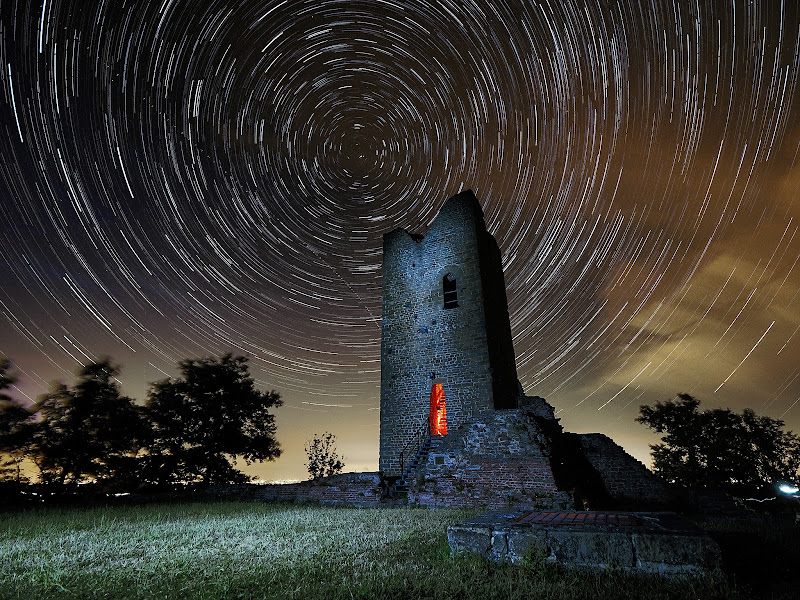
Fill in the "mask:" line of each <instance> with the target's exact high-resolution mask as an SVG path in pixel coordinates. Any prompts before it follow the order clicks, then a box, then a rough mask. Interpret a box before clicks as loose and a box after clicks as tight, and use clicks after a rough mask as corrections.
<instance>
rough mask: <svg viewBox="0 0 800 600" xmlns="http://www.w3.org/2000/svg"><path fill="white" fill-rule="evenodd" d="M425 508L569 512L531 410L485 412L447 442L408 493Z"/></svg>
mask: <svg viewBox="0 0 800 600" xmlns="http://www.w3.org/2000/svg"><path fill="white" fill-rule="evenodd" d="M408 500H409V503H410V504H418V505H421V506H476V507H488V508H493V509H496V508H506V507H512V506H513V507H516V508H525V509H530V510H535V509H543V508H553V509H555V508H563V509H566V508H570V507H571V505H572V502H573V501H572V499H571V497H570V496H569V494H567V493H565V492H563V491H560V490H559V489H558V486H557V485H556V482H555V479H554V477H553V472H552V469H551V466H550V457H549V444H548V440H547V438H546V436H545V435H544V434H543V433H542V431H541V430H540V428H539V427H538V425H537V423H536V418H535V414H533V413H532V412H531V411H529V410H526V409H516V410H500V411H494V410H489V411H484V412H481V413H478V414H477V415H476V416H475V417H474V418H473V419H471V420H470V421H469V422H467V423H465V424H464V425H463V426H462V427H460V428H458V429H457V430H455V431H451V432H450V434H449V435H448V436H447V437H446V438H445V439H444V441H443V443H442V445H441V446H440V447H438V448H437V449H435V450H434V451H432V452H431V453H430V455H429V456H428V462H427V464H426V465H425V467H424V468H422V469H420V471H419V472H418V473H417V480H416V481H414V482H412V485H411V489H410V491H409V494H408Z"/></svg>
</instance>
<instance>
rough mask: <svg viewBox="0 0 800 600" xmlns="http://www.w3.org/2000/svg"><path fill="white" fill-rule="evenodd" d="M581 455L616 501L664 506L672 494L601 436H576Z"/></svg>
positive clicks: (635, 461) (671, 491) (669, 489)
mask: <svg viewBox="0 0 800 600" xmlns="http://www.w3.org/2000/svg"><path fill="white" fill-rule="evenodd" d="M578 438H579V440H580V446H581V449H582V450H583V454H584V456H585V457H586V459H587V460H588V461H589V463H590V464H591V465H592V467H593V468H594V469H595V470H596V471H597V472H598V473H599V474H600V477H601V478H602V480H603V483H604V484H605V487H606V490H607V491H608V493H609V494H610V496H611V497H612V498H614V499H615V500H617V501H621V502H625V501H632V502H634V503H646V504H666V503H668V502H670V501H671V499H672V498H673V495H674V492H673V490H672V489H671V488H669V486H668V485H667V484H666V483H665V482H663V481H662V480H661V479H659V478H658V477H657V476H656V475H654V474H653V473H652V472H650V470H649V469H648V468H647V467H645V466H644V465H643V464H642V463H641V462H639V461H638V460H636V459H635V458H634V457H633V456H631V455H630V454H628V453H627V452H625V450H624V449H623V448H622V446H620V445H618V444H617V443H616V442H614V440H612V439H611V438H610V437H608V436H607V435H603V434H602V433H583V434H579V435H578Z"/></svg>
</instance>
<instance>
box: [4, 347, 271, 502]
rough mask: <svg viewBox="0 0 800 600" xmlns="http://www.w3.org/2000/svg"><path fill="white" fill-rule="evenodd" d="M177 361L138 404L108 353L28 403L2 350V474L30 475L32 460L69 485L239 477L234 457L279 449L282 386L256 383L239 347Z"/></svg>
mask: <svg viewBox="0 0 800 600" xmlns="http://www.w3.org/2000/svg"><path fill="white" fill-rule="evenodd" d="M179 369H180V376H179V377H176V378H168V379H164V380H163V381H159V382H156V383H152V384H150V389H149V392H148V397H147V400H146V402H145V403H144V404H143V405H141V404H137V403H135V402H134V401H133V400H132V399H131V398H129V397H127V396H124V395H122V393H121V391H120V386H119V384H118V383H117V381H116V376H117V375H119V368H118V367H117V366H115V365H113V364H112V362H111V360H110V359H108V358H106V359H104V360H101V361H99V362H92V363H89V364H87V365H85V366H83V367H82V368H81V369H80V370H79V371H78V373H77V380H76V382H75V384H74V385H72V386H67V385H65V384H63V383H56V384H54V386H53V389H52V391H51V392H49V393H47V394H44V395H42V396H40V397H39V398H38V400H37V402H36V403H35V404H34V405H33V406H31V407H24V406H23V405H21V404H20V403H19V402H17V401H15V400H14V399H13V398H11V397H10V396H9V395H8V394H7V393H6V390H8V388H9V387H10V386H11V385H13V383H14V382H15V381H16V376H15V375H14V374H13V373H12V372H11V362H10V360H9V359H7V358H3V359H0V481H3V482H5V483H6V484H9V483H11V484H20V485H21V484H24V483H28V478H26V476H25V470H24V469H23V468H22V465H23V463H24V462H25V461H26V460H29V461H30V462H31V463H32V464H33V465H35V466H36V468H37V469H38V472H39V480H40V483H42V484H45V485H50V486H51V487H62V488H68V489H75V488H76V486H78V485H80V484H89V483H91V484H95V485H96V486H100V488H101V489H103V490H105V491H108V492H118V491H119V492H122V491H135V490H139V489H143V488H158V487H165V486H167V487H168V486H174V485H176V484H198V485H210V484H216V483H233V482H245V481H248V480H249V477H248V476H247V475H245V474H244V473H243V472H242V471H240V470H239V469H238V468H236V465H237V461H238V460H243V461H244V462H245V463H246V464H251V463H253V462H254V461H263V460H274V459H275V458H277V457H278V456H279V455H280V453H281V450H280V447H279V445H278V442H277V441H276V439H275V431H276V427H275V417H274V415H273V414H272V413H271V412H270V409H272V408H274V407H277V406H281V404H282V402H281V399H280V396H279V395H278V394H277V393H276V392H275V391H272V392H268V393H265V392H261V391H259V390H257V389H256V388H255V385H254V381H253V378H252V377H251V376H250V374H249V370H248V365H247V359H246V358H245V357H242V356H233V355H231V354H226V355H224V356H222V357H220V358H218V359H217V358H204V359H192V360H184V361H182V362H180V364H179Z"/></svg>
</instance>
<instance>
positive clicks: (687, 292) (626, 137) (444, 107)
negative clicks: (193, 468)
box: [0, 0, 800, 480]
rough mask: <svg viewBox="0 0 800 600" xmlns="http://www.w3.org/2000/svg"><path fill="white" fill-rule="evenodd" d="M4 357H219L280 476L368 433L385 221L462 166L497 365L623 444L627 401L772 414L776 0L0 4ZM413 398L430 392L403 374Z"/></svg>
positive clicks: (796, 352) (786, 373) (782, 79)
mask: <svg viewBox="0 0 800 600" xmlns="http://www.w3.org/2000/svg"><path fill="white" fill-rule="evenodd" d="M0 7H1V9H0V10H1V11H2V21H1V22H0V27H1V28H0V54H1V56H0V67H2V68H1V69H0V73H2V75H0V78H1V79H2V81H1V83H0V95H1V98H2V100H0V128H2V129H1V131H2V134H1V135H0V218H1V219H2V230H0V250H1V251H2V260H0V314H1V315H2V318H0V354H5V355H7V356H9V357H11V358H12V359H13V360H14V363H15V366H16V368H17V370H18V372H19V375H20V382H19V384H18V387H17V389H16V390H12V394H13V395H15V396H16V397H17V398H19V399H20V400H23V401H25V402H26V403H28V402H31V401H33V400H34V399H35V398H36V396H38V395H39V394H41V393H43V392H46V391H47V390H48V389H49V385H50V382H51V381H52V380H54V379H61V380H63V381H65V382H72V381H73V376H74V372H75V369H76V368H77V367H78V366H79V365H80V364H83V363H85V362H87V361H88V360H89V359H96V358H100V357H102V356H105V355H110V356H111V357H112V359H113V360H114V361H115V362H117V363H119V364H120V365H121V366H122V373H121V375H120V381H121V382H122V384H123V390H124V391H125V392H126V393H128V394H129V395H131V396H133V397H135V398H137V399H139V400H144V398H145V397H146V389H147V382H151V381H156V380H158V379H161V378H163V377H165V376H167V375H174V374H176V364H177V362H178V361H179V360H181V359H183V358H190V357H197V356H209V355H219V354H221V353H224V352H227V351H232V352H234V353H237V354H244V355H246V356H249V357H250V358H251V362H250V365H251V372H252V373H253V374H254V376H255V377H256V379H257V380H258V381H259V382H260V384H261V385H262V386H263V388H264V389H267V390H269V389H275V390H277V391H278V392H279V393H280V394H281V395H282V397H283V399H284V401H285V405H284V406H283V407H282V408H279V409H276V414H277V416H278V438H279V441H280V442H281V444H282V445H283V448H284V456H283V457H282V458H280V459H279V460H278V461H277V462H275V463H267V464H266V465H265V466H263V467H259V468H257V469H255V470H251V471H250V472H252V473H257V474H258V475H260V476H261V477H262V478H263V479H267V480H271V479H297V478H304V477H305V476H306V473H305V468H304V466H303V464H302V463H303V462H304V460H305V455H304V454H303V450H302V447H303V443H304V442H305V441H306V440H308V439H310V438H311V436H312V435H313V434H314V433H322V432H323V431H326V430H327V431H330V432H332V433H334V434H335V435H336V436H337V438H338V440H339V443H338V445H339V449H340V451H341V453H343V454H344V455H345V462H346V463H347V470H375V469H377V457H378V417H379V411H378V406H379V391H380V390H379V387H380V386H379V381H380V317H381V259H382V256H381V253H382V249H381V248H382V236H383V234H384V233H387V232H389V231H391V230H393V229H395V228H397V227H404V228H406V229H408V230H410V231H413V232H423V231H424V230H425V229H426V227H428V226H429V225H430V223H431V222H432V220H433V218H434V217H435V215H436V213H437V211H438V210H439V208H441V206H442V204H443V203H444V202H445V200H446V199H447V198H449V197H450V196H453V195H455V194H456V193H458V192H459V191H460V190H462V189H467V188H471V189H472V190H473V191H474V192H475V194H476V195H477V197H478V199H479V200H480V201H481V203H482V204H483V206H484V210H485V213H486V220H487V225H488V228H489V230H490V231H491V232H492V233H493V234H494V235H495V237H496V238H497V241H498V243H499V245H500V248H501V250H502V252H503V258H504V265H505V277H506V284H507V287H508V297H509V310H510V315H511V327H512V331H513V335H514V346H515V350H516V354H517V368H518V371H519V376H520V379H521V381H522V384H523V386H524V387H525V390H526V392H527V393H528V394H529V395H540V396H543V397H545V398H547V399H548V400H549V401H550V402H551V403H552V404H553V405H554V406H555V407H556V409H557V410H558V411H559V412H558V416H559V417H560V418H561V419H562V424H564V425H565V426H566V427H567V428H568V429H569V430H572V431H578V432H585V431H598V432H602V433H606V434H608V435H610V436H612V437H613V438H614V439H615V440H616V441H617V442H619V443H621V444H622V445H623V446H625V447H626V448H627V449H628V450H629V451H630V452H632V453H633V454H634V455H636V456H637V457H638V458H640V459H642V460H648V448H647V444H648V443H651V442H653V441H654V440H655V437H654V436H653V435H652V434H650V433H649V432H648V430H647V429H646V428H645V427H644V426H643V425H640V424H637V423H635V422H634V419H635V417H636V416H637V414H638V407H639V405H640V404H644V403H651V404H652V403H654V402H656V401H659V400H668V399H671V398H673V397H674V396H675V395H676V394H677V393H678V392H686V393H690V394H692V395H694V396H696V397H697V398H699V399H700V400H701V402H702V404H701V407H703V406H704V407H706V408H712V407H717V406H729V407H731V408H734V409H737V410H741V409H742V408H744V407H751V408H753V409H754V410H756V412H759V413H761V414H766V415H769V416H772V417H779V418H783V419H784V420H785V421H786V423H787V425H788V427H789V428H791V429H793V430H795V431H798V430H800V360H798V357H800V332H799V330H800V267H799V266H798V264H797V263H798V259H800V232H799V231H798V229H800V162H799V161H798V151H800V118H799V117H800V106H798V89H797V87H798V75H800V15H799V14H798V6H797V3H796V2H794V1H793V0H788V1H786V2H779V1H767V0H765V1H755V2H749V1H748V2H745V1H739V0H727V1H725V2H722V1H720V2H708V1H705V0H704V1H702V2H701V1H700V0H696V1H689V0H663V1H662V0H603V1H602V2H600V1H599V0H596V1H595V2H585V1H578V0H552V1H548V0H542V1H536V2H535V1H524V0H506V1H498V0H442V1H439V2H434V1H431V2H427V1H425V2H423V1H419V2H412V1H410V0H409V1H405V0H386V1H383V0H380V1H379V0H370V1H351V0H346V1H342V0H313V1H306V0H282V1H271V0H266V1H265V0H259V1H251V0H247V1H243V2H217V1H210V0H164V1H163V2H162V1H147V0H135V1H130V0H128V1H122V0H72V1H59V0H45V1H44V2H41V1H37V2H25V1H23V0H19V1H15V0H1V1H0ZM421 393H423V394H424V393H426V390H421Z"/></svg>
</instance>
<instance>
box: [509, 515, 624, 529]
mask: <svg viewBox="0 0 800 600" xmlns="http://www.w3.org/2000/svg"><path fill="white" fill-rule="evenodd" d="M513 522H514V523H530V524H539V525H611V526H621V527H633V526H635V525H639V519H637V518H636V517H634V516H633V515H628V514H620V513H608V512H594V511H586V512H581V511H576V512H529V513H525V514H523V515H521V516H519V517H517V518H516V519H514V521H513Z"/></svg>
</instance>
